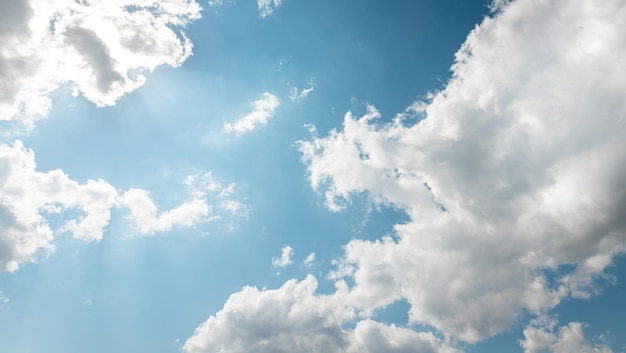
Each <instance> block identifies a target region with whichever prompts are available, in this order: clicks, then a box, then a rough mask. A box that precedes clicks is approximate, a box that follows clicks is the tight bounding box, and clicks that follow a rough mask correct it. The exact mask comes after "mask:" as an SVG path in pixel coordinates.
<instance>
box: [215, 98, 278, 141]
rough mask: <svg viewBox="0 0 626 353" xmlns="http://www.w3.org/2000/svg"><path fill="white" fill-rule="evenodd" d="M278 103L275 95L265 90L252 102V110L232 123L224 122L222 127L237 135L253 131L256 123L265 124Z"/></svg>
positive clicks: (272, 114)
mask: <svg viewBox="0 0 626 353" xmlns="http://www.w3.org/2000/svg"><path fill="white" fill-rule="evenodd" d="M279 105H280V101H279V100H278V98H276V96H275V95H273V94H271V93H267V92H265V93H263V95H262V96H261V98H260V99H259V100H256V101H254V102H253V103H252V107H253V110H252V111H251V112H250V113H248V114H246V115H245V116H243V117H242V118H240V119H239V120H237V121H236V122H234V123H233V124H230V123H224V129H225V130H226V131H227V132H235V133H236V134H238V135H240V134H243V133H245V132H250V131H253V130H254V129H256V127H257V126H258V125H266V124H267V122H268V121H269V120H270V119H271V118H272V117H273V116H274V111H275V110H276V108H278V106H279Z"/></svg>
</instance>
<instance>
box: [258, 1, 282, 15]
mask: <svg viewBox="0 0 626 353" xmlns="http://www.w3.org/2000/svg"><path fill="white" fill-rule="evenodd" d="M280 4H282V0H257V5H258V6H259V17H261V18H265V17H267V16H269V15H271V14H272V12H274V10H275V9H276V8H277V7H278V6H280Z"/></svg>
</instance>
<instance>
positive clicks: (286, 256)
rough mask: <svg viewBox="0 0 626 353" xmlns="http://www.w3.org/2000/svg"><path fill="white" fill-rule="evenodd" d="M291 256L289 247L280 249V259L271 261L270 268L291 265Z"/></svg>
mask: <svg viewBox="0 0 626 353" xmlns="http://www.w3.org/2000/svg"><path fill="white" fill-rule="evenodd" d="M292 256H293V248H292V247H291V246H289V245H285V246H283V248H282V249H281V255H280V258H273V259H272V266H274V267H280V268H282V267H287V266H289V265H291V264H293V260H292V259H291V257H292Z"/></svg>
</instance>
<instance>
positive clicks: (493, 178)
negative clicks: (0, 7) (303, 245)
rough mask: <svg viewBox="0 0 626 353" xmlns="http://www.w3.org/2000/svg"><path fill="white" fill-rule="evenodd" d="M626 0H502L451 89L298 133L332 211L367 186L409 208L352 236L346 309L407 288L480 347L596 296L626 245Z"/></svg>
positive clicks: (415, 310)
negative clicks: (377, 235) (563, 304)
mask: <svg viewBox="0 0 626 353" xmlns="http://www.w3.org/2000/svg"><path fill="white" fill-rule="evenodd" d="M622 5H623V2H622V1H616V0H613V1H607V2H603V3H601V4H600V3H598V2H595V1H591V0H589V1H580V2H576V3H572V2H567V1H547V0H519V1H515V2H511V3H504V2H500V3H499V4H497V8H498V9H500V10H501V12H498V13H496V14H495V15H494V16H493V17H491V18H486V19H485V20H484V21H483V22H482V23H481V24H480V25H479V26H477V27H476V28H475V29H474V30H473V31H472V32H471V33H470V35H469V36H468V37H467V40H466V42H465V43H464V44H463V46H462V48H461V49H460V50H459V51H458V53H457V54H456V62H455V64H454V65H453V67H452V70H453V76H452V78H451V79H450V81H449V82H448V84H447V85H446V87H445V89H444V90H443V91H441V92H438V93H435V94H432V96H431V97H429V100H428V101H426V102H416V103H415V104H413V105H412V106H411V107H409V108H408V109H407V110H406V111H405V112H403V113H401V114H398V115H397V116H396V117H395V118H394V119H393V121H391V122H390V123H380V122H378V120H379V118H380V114H379V113H378V111H377V110H376V109H375V108H374V107H372V106H370V107H368V110H367V112H366V114H364V115H363V116H362V117H360V118H356V117H354V116H353V114H352V113H348V114H346V116H345V119H344V123H343V128H342V130H333V131H332V132H331V133H330V134H329V135H328V136H326V137H313V139H312V140H311V141H305V142H301V143H300V149H301V151H302V152H303V155H304V160H305V161H306V163H308V171H309V176H310V182H311V185H312V186H313V187H314V188H315V189H318V190H323V191H324V193H325V195H326V202H327V205H328V207H329V208H330V209H332V210H337V211H338V210H341V209H342V208H343V207H345V206H346V205H347V204H348V203H349V200H350V198H351V196H352V195H354V194H357V193H362V192H366V193H367V194H368V195H369V196H370V197H371V199H372V200H373V201H374V202H377V203H381V204H387V205H393V206H394V207H398V208H400V209H402V210H404V211H405V212H406V213H407V214H408V215H409V216H410V221H409V222H408V223H406V224H399V225H396V226H395V231H396V236H395V237H394V238H389V237H388V238H383V239H381V240H377V241H366V240H354V241H351V242H350V243H349V244H348V245H347V246H346V247H345V255H344V257H343V258H342V259H341V260H340V261H339V265H338V268H337V270H336V271H335V273H334V274H333V275H334V278H341V277H343V276H349V277H352V278H353V279H354V283H355V284H354V286H353V287H351V288H350V293H349V296H350V297H351V300H350V302H351V303H353V305H355V306H356V307H358V308H361V309H362V310H367V308H370V309H371V308H377V307H383V306H385V305H388V304H389V303H392V302H394V301H396V300H398V299H401V298H404V299H406V300H407V301H408V302H409V303H410V305H411V309H410V312H409V317H410V321H411V322H414V323H425V324H428V325H432V326H434V327H435V328H437V329H438V330H441V331H442V332H443V333H445V334H446V335H450V336H454V337H457V338H459V339H461V340H464V341H467V342H476V341H480V340H482V339H485V338H487V337H490V336H492V335H494V334H497V333H499V332H502V331H503V330H505V329H507V328H509V327H511V325H513V324H514V323H515V322H516V319H517V318H518V316H519V315H520V314H521V313H522V312H523V311H524V310H529V311H531V312H534V313H542V312H545V311H547V310H549V309H551V308H553V307H554V306H556V305H557V304H558V303H559V302H560V301H561V300H562V299H563V298H565V297H569V296H572V297H577V298H578V297H587V296H589V295H592V294H594V293H595V291H596V286H597V281H598V280H599V279H601V278H602V277H603V276H605V275H603V271H604V269H605V268H606V267H607V266H608V265H609V264H610V263H611V262H612V258H613V256H614V255H615V254H616V253H620V252H623V251H624V250H625V245H626V241H625V240H626V222H625V221H624V219H625V218H624V212H626V169H624V167H623V161H624V160H625V159H626V140H625V139H624V135H625V134H626V120H624V118H623V117H624V116H626V101H624V99H623V92H624V91H626V62H625V61H624V60H623V58H624V57H625V56H626V27H625V24H626V7H624V6H622ZM562 265H573V266H571V267H564V266H562ZM572 267H573V268H574V269H573V270H568V268H572Z"/></svg>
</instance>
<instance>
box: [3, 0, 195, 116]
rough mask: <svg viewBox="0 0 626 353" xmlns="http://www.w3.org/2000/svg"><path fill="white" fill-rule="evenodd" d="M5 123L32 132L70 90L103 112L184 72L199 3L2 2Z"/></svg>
mask: <svg viewBox="0 0 626 353" xmlns="http://www.w3.org/2000/svg"><path fill="white" fill-rule="evenodd" d="M0 5H1V8H2V11H0V48H1V49H0V120H19V121H20V122H22V123H24V125H25V126H27V127H32V124H33V123H34V121H35V120H37V119H39V118H42V117H45V116H46V115H47V113H48V111H49V109H50V105H51V102H50V99H49V98H48V94H49V93H50V92H52V91H53V90H55V89H57V88H59V87H61V86H64V87H70V88H71V89H72V90H73V91H74V92H75V93H76V94H78V93H81V94H82V95H84V96H85V98H87V99H88V100H90V101H92V102H94V103H95V104H96V105H98V106H105V105H113V104H114V103H115V102H116V101H117V100H118V99H119V98H120V97H121V96H122V95H124V94H125V93H127V92H130V91H133V90H134V89H136V88H137V87H139V86H141V85H142V84H143V83H144V81H145V77H144V76H143V75H142V72H144V71H150V70H153V69H154V68H156V67H157V66H159V65H163V64H167V65H170V66H179V65H180V64H182V62H183V61H185V59H186V58H187V57H188V56H189V55H191V47H192V45H191V42H190V41H189V40H188V39H187V38H186V37H185V34H184V33H183V32H182V31H180V30H178V29H177V28H180V27H181V26H184V25H185V24H186V23H188V22H189V21H191V20H194V19H197V18H199V17H200V6H199V5H198V4H197V3H196V2H195V1H193V0H165V1H156V0H115V1H94V0H83V1H74V0H58V1H32V0H12V1H8V0H5V1H2V3H0Z"/></svg>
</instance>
